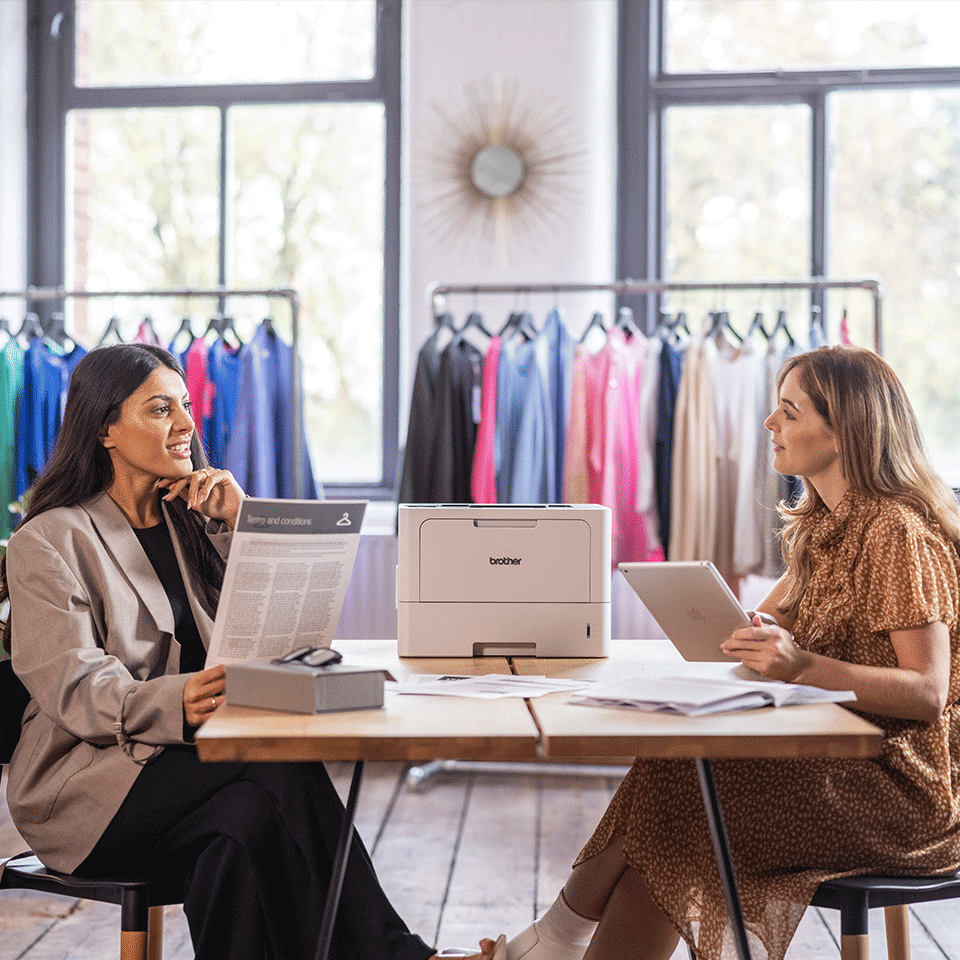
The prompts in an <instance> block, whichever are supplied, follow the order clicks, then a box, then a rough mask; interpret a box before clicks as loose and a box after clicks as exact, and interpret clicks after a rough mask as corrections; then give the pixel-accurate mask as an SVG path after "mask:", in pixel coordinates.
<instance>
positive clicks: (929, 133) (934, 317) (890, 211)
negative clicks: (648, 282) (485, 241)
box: [619, 0, 960, 486]
mask: <svg viewBox="0 0 960 960" xmlns="http://www.w3.org/2000/svg"><path fill="white" fill-rule="evenodd" d="M620 9H621V44H622V46H623V50H622V56H621V63H622V64H623V65H624V66H623V73H622V76H621V98H622V99H621V102H622V104H623V107H622V115H621V123H622V134H623V139H622V141H621V142H622V143H636V142H644V140H647V141H648V143H649V149H648V151H646V152H644V151H638V150H636V149H634V150H632V151H624V152H623V153H624V156H625V158H626V159H625V160H622V161H621V163H622V166H621V170H622V179H621V197H622V202H621V223H620V236H621V241H622V242H621V247H620V251H619V255H620V264H619V270H620V274H621V275H622V276H644V275H646V276H661V277H666V278H668V279H674V280H682V279H685V280H713V279H716V280H756V279H771V280H775V279H788V278H798V277H806V276H820V275H824V276H831V277H844V278H848V277H863V276H877V277H879V278H880V280H881V281H882V282H883V285H884V291H885V297H884V322H883V352H884V355H885V356H886V358H887V359H888V360H889V361H890V362H891V363H892V365H893V366H894V368H895V369H896V370H897V372H898V374H899V375H900V377H901V378H902V379H903V381H904V383H905V385H906V387H907V390H908V392H909V394H910V396H911V399H912V400H913V402H914V405H915V406H916V408H917V412H918V414H919V416H920V419H921V422H922V424H923V428H924V433H925V436H926V439H927V443H928V446H929V447H930V450H931V453H932V455H933V457H934V459H935V461H936V463H937V465H938V467H939V469H940V470H941V471H942V472H943V474H944V476H945V477H946V479H948V480H949V481H950V482H952V483H953V484H954V485H955V486H960V449H958V447H957V444H956V441H955V435H956V427H955V421H956V416H957V411H958V410H960V378H958V377H957V376H956V373H955V371H956V370H957V369H958V366H960V325H958V324H957V322H956V319H955V318H956V317H957V316H958V315H960V199H958V197H960V53H958V52H957V49H956V47H955V45H954V44H953V43H952V42H951V38H952V37H953V35H954V34H955V32H956V28H957V27H958V26H960V5H958V4H954V3H943V2H941V0H914V2H911V3H901V2H899V0H897V2H894V0H654V2H651V3H650V4H634V3H631V2H623V0H622V2H621V5H620ZM648 133H649V137H648ZM638 224H643V225H646V229H638V228H637V225H638ZM730 299H731V300H732V301H733V302H732V303H731V304H730V307H731V310H733V309H737V310H739V311H741V312H742V313H743V314H744V315H746V314H747V311H750V312H752V311H753V310H754V309H756V308H757V307H760V308H762V309H770V310H775V309H778V308H779V307H781V306H784V307H787V308H789V310H790V311H792V313H793V314H794V315H795V316H801V317H802V316H805V315H811V316H812V315H814V311H816V315H817V316H820V317H823V318H825V320H826V324H827V330H828V333H829V334H830V335H831V336H832V338H834V339H836V337H837V334H838V327H839V318H840V315H841V313H842V312H843V311H844V310H846V311H847V314H848V322H849V324H850V326H851V329H852V332H853V339H854V340H855V341H857V342H860V343H863V344H865V345H867V346H873V330H872V302H871V301H870V298H869V297H867V296H866V294H858V293H857V292H850V293H843V294H841V293H838V292H835V293H832V294H827V295H825V296H813V297H811V296H809V295H805V296H804V297H800V296H799V295H791V297H790V298H787V299H785V300H784V301H783V302H782V303H781V302H774V299H773V297H772V296H766V297H757V296H753V297H752V298H749V297H746V296H742V297H740V298H736V297H733V298H730ZM667 306H669V304H667ZM705 306H706V304H705ZM714 306H716V305H714ZM723 306H727V304H723ZM747 321H748V317H747V316H744V318H743V320H742V321H741V323H742V325H744V326H745V325H746V323H747Z"/></svg>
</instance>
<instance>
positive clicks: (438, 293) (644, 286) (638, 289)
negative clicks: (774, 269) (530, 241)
mask: <svg viewBox="0 0 960 960" xmlns="http://www.w3.org/2000/svg"><path fill="white" fill-rule="evenodd" d="M844 289H846V290H854V289H855V290H865V291H866V292H867V293H869V294H870V296H871V297H872V298H873V349H874V350H875V351H876V352H877V353H878V354H879V353H882V352H883V284H882V283H881V281H880V280H879V279H877V278H876V277H860V278H857V279H834V278H831V277H808V278H806V279H803V280H727V281H720V280H716V281H714V280H629V279H628V280H613V281H611V282H609V283H479V284H476V283H475V284H464V283H434V284H431V286H430V287H429V288H428V290H427V298H428V302H429V305H430V310H431V313H432V315H433V319H434V321H436V320H437V319H438V317H439V316H440V314H441V313H442V312H443V303H444V299H445V298H446V297H448V296H451V295H460V294H472V295H480V294H522V293H538V294H561V293H615V294H617V295H618V296H623V295H629V294H647V293H656V294H660V293H673V292H684V291H703V292H707V293H710V292H717V293H719V292H722V291H733V290H743V291H751V290H756V291H763V290H780V291H784V292H785V291H788V290H809V291H811V293H813V294H814V295H816V294H818V293H822V292H823V291H825V290H844ZM815 299H816V297H815Z"/></svg>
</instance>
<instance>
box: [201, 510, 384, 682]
mask: <svg viewBox="0 0 960 960" xmlns="http://www.w3.org/2000/svg"><path fill="white" fill-rule="evenodd" d="M365 509H366V501H365V500H362V501H360V500H357V501H341V500H264V499H260V498H254V497H248V498H247V499H246V500H244V501H243V503H242V504H241V505H240V514H239V516H238V517H237V525H236V528H235V530H234V535H233V543H232V545H231V547H230V556H229V558H228V559H227V569H226V572H225V574H224V578H223V589H222V591H221V593H220V604H219V606H218V608H217V617H216V620H215V621H214V627H213V637H212V638H211V641H210V648H209V650H208V651H207V666H208V667H209V666H213V665H214V664H218V663H223V664H229V663H240V662H242V661H245V660H260V659H267V658H273V657H277V656H279V655H280V654H282V653H286V652H287V651H288V650H290V649H291V648H293V647H301V646H313V647H325V646H330V644H331V642H332V640H333V634H334V631H335V630H336V629H337V622H338V621H339V619H340V611H341V609H342V608H343V598H344V595H345V594H346V592H347V584H348V583H349V581H350V574H351V571H352V570H353V562H354V560H355V559H356V556H357V546H358V545H359V542H360V525H361V523H362V522H363V514H364V511H365Z"/></svg>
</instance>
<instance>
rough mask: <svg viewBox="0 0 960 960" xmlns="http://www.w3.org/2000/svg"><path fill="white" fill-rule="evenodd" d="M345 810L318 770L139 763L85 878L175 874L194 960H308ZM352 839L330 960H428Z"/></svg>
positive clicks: (191, 759)
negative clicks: (179, 874) (148, 871)
mask: <svg viewBox="0 0 960 960" xmlns="http://www.w3.org/2000/svg"><path fill="white" fill-rule="evenodd" d="M343 816H344V810H343V804H342V803H341V802H340V798H339V797H338V796H337V793H336V791H335V790H334V787H333V784H332V783H331V782H330V777H329V775H328V774H327V771H326V768H325V767H324V766H323V765H322V764H319V763H252V764H238V763H201V762H200V760H199V758H198V757H197V754H196V751H195V749H194V748H192V747H168V748H167V749H165V750H164V751H163V753H161V754H160V755H159V756H158V757H156V758H155V759H154V760H153V761H151V762H150V763H148V764H147V765H146V766H145V767H144V769H143V771H142V772H141V774H140V776H139V777H138V778H137V780H136V782H135V783H134V785H133V788H132V789H131V791H130V793H129V794H128V795H127V797H126V799H125V800H124V802H123V804H122V806H121V807H120V809H119V811H118V812H117V814H116V816H115V817H114V818H113V820H112V821H111V822H110V824H109V826H108V827H107V829H106V831H105V832H104V834H103V836H102V837H101V838H100V840H99V841H98V842H97V845H96V846H95V847H94V849H93V851H92V852H91V853H90V855H89V856H88V857H87V859H86V860H85V861H84V862H83V864H81V866H80V867H79V868H78V869H77V872H78V873H80V874H83V875H90V876H96V875H98V874H110V873H113V874H118V873H120V874H122V873H125V872H126V873H136V872H138V870H142V868H143V864H144V863H149V864H151V867H156V868H158V869H167V868H169V869H171V870H182V871H184V872H185V874H186V877H187V886H186V896H185V901H184V912H185V914H186V916H187V922H188V923H189V926H190V935H191V938H192V940H193V946H194V951H195V952H196V958H197V960H301V958H302V960H313V958H314V956H315V954H316V945H317V937H318V935H319V931H320V919H321V916H322V912H323V904H324V900H325V897H326V891H327V888H328V885H329V878H330V871H331V866H332V863H333V857H334V854H335V852H336V845H337V840H338V838H339V832H340V827H341V825H342V823H343ZM433 953H434V951H433V950H432V949H431V948H430V947H428V946H427V945H426V944H425V943H424V942H423V941H422V940H421V939H420V938H419V937H418V936H415V935H414V934H412V933H410V931H409V930H408V929H407V927H406V925H405V924H404V922H403V921H402V920H401V919H400V917H399V916H398V915H397V913H396V911H395V910H394V909H393V907H392V906H391V904H390V902H389V900H388V899H387V896H386V894H385V893H384V892H383V889H382V888H381V886H380V883H379V881H378V880H377V876H376V873H375V872H374V868H373V863H372V862H371V860H370V857H369V855H368V854H367V851H366V850H365V849H364V846H363V843H362V842H361V841H360V839H359V837H357V836H356V835H354V840H353V847H352V849H351V851H350V857H349V860H348V864H347V872H346V877H345V878H344V884H343V893H342V895H341V900H340V909H339V912H338V914H337V921H336V925H335V927H334V935H333V944H332V947H331V951H330V956H331V960H426V958H428V957H430V956H432V955H433Z"/></svg>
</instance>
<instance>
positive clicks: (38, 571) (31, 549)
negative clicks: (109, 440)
mask: <svg viewBox="0 0 960 960" xmlns="http://www.w3.org/2000/svg"><path fill="white" fill-rule="evenodd" d="M164 512H165V513H166V508H165V507H164ZM168 524H169V521H168ZM207 529H208V535H209V536H210V537H211V540H212V542H213V543H214V545H215V547H216V548H217V550H218V551H219V552H220V553H221V555H224V556H225V555H226V553H227V551H228V549H229V543H230V539H231V537H232V534H231V533H229V532H228V531H226V530H225V526H224V525H222V524H215V523H213V522H211V523H208V524H207ZM171 536H172V537H173V543H174V548H175V549H176V552H177V559H178V561H179V563H180V570H181V573H182V575H183V581H184V585H185V586H186V588H187V593H188V596H189V599H190V609H191V611H192V612H193V617H194V620H195V621H196V624H197V630H198V632H199V633H200V637H201V639H202V640H203V643H204V645H205V646H206V645H207V644H208V643H209V641H210V634H211V631H212V628H213V623H212V621H211V619H210V617H209V616H208V615H207V613H206V612H205V611H204V609H203V607H202V606H201V605H200V603H199V601H198V599H197V597H196V595H195V594H194V593H193V591H192V589H191V587H190V578H189V576H188V574H187V571H186V567H185V564H184V560H183V556H182V553H181V550H180V546H179V543H178V541H177V537H176V534H175V533H174V531H173V528H172V527H171ZM7 579H8V582H9V585H10V623H11V628H12V629H11V642H12V646H13V665H14V669H15V670H16V672H17V674H18V676H19V677H20V679H21V680H22V681H23V683H24V685H25V686H26V688H27V690H28V691H29V692H30V695H31V697H32V699H31V701H30V703H29V704H28V706H27V709H26V711H25V713H24V721H23V729H22V733H21V735H20V742H19V744H18V745H17V749H16V752H15V753H14V755H13V760H12V761H11V763H10V768H9V771H8V780H7V800H8V803H9V806H10V813H11V815H12V817H13V821H14V823H15V824H16V827H17V830H19V831H20V834H21V836H23V838H24V839H25V840H26V841H27V843H29V844H30V846H31V848H32V849H33V850H34V852H35V853H36V854H37V856H39V857H40V859H41V860H42V861H43V862H44V863H45V864H47V866H49V867H52V868H53V869H55V870H62V871H66V872H69V871H71V870H74V869H76V868H77V867H78V866H79V865H80V864H81V863H82V862H83V860H84V859H85V858H86V856H87V854H89V853H90V851H91V850H92V849H93V847H94V845H95V844H96V842H97V840H98V839H99V838H100V835H101V834H102V833H103V831H104V830H105V829H106V827H107V824H108V823H109V822H110V820H111V819H112V818H113V815H114V814H115V813H116V812H117V810H118V809H119V808H120V804H121V803H122V802H123V799H124V797H126V795H127V792H128V791H129V789H130V787H131V786H132V785H133V782H134V780H136V778H137V776H138V774H139V773H140V770H141V769H142V765H143V764H144V763H146V762H147V760H149V759H150V758H151V757H153V756H155V755H156V754H157V753H159V752H160V750H162V749H163V745H164V744H171V743H181V744H182V743H183V742H184V736H183V733H184V726H183V687H184V684H185V683H186V681H187V678H188V676H189V674H181V673H179V672H178V671H179V666H180V645H179V643H178V642H177V641H176V639H175V638H174V635H173V634H174V622H173V611H172V609H171V607H170V601H169V599H168V598H167V595H166V593H165V592H164V589H163V587H162V585H161V583H160V580H159V579H158V578H157V575H156V572H155V571H154V569H153V566H152V565H151V563H150V561H149V559H148V558H147V555H146V553H144V551H143V548H142V547H141V546H140V543H139V541H138V540H137V537H136V534H135V533H134V532H133V529H132V528H131V527H130V524H129V523H128V522H127V519H126V518H125V517H124V515H123V513H122V512H121V510H120V508H119V507H118V506H117V505H116V504H115V503H114V502H113V500H111V499H110V497H109V496H107V495H106V494H100V495H99V496H97V497H94V498H92V499H91V500H88V501H85V502H84V503H82V504H79V505H77V506H73V507H59V508H56V509H54V510H48V511H47V512H45V513H42V514H40V515H39V516H37V517H34V518H33V519H32V520H30V521H28V522H27V523H26V524H24V525H23V526H22V527H21V528H20V529H19V530H18V531H17V532H16V533H15V534H14V535H13V536H12V537H11V538H10V542H9V544H8V546H7Z"/></svg>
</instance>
